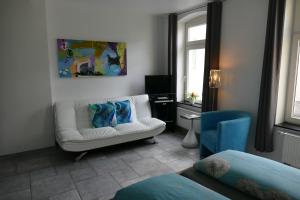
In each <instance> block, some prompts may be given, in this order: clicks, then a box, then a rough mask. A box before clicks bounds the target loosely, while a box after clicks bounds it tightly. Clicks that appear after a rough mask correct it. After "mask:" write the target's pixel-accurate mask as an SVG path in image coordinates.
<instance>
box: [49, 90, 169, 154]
mask: <svg viewBox="0 0 300 200" xmlns="http://www.w3.org/2000/svg"><path fill="white" fill-rule="evenodd" d="M123 100H129V101H130V104H131V111H132V120H133V121H132V123H126V124H120V125H117V126H116V127H104V128H92V127H91V125H90V119H89V113H88V104H91V103H104V102H107V101H123ZM54 113H55V125H56V131H55V134H56V141H57V142H58V144H59V145H60V146H61V148H62V149H64V150H66V151H72V152H83V151H87V150H91V149H95V148H99V147H105V146H109V145H114V144H119V143H124V142H128V141H134V140H139V139H144V138H149V137H153V136H156V135H158V134H160V133H162V132H163V131H164V130H165V127H166V124H165V123H164V122H163V121H161V120H159V119H156V118H152V117H151V109H150V104H149V98H148V95H139V96H131V97H121V98H112V99H101V100H80V101H62V102H57V103H56V104H55V107H54Z"/></svg>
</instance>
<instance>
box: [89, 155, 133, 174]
mask: <svg viewBox="0 0 300 200" xmlns="http://www.w3.org/2000/svg"><path fill="white" fill-rule="evenodd" d="M89 163H90V165H91V166H92V167H93V168H94V169H95V170H96V171H97V173H99V174H102V173H103V172H111V171H119V170H122V169H126V168H128V165H127V164H126V163H125V162H124V161H123V160H122V159H115V158H107V159H92V160H89Z"/></svg>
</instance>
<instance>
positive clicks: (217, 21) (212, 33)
mask: <svg viewBox="0 0 300 200" xmlns="http://www.w3.org/2000/svg"><path fill="white" fill-rule="evenodd" d="M221 19H222V2H212V3H209V4H208V5H207V23H206V24H207V25H206V43H205V65H204V79H203V93H202V112H207V111H212V110H217V105H218V89H210V88H209V72H210V70H211V69H219V57H220V39H221ZM213 98H214V101H213Z"/></svg>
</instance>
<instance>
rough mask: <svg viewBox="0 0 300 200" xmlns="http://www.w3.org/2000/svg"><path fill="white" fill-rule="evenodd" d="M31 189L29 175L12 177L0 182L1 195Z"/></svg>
mask: <svg viewBox="0 0 300 200" xmlns="http://www.w3.org/2000/svg"><path fill="white" fill-rule="evenodd" d="M29 188H30V178H29V174H23V175H17V176H11V177H7V178H3V179H1V181H0V195H1V194H6V193H10V192H15V191H19V190H25V189H29Z"/></svg>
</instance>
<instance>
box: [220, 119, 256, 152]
mask: <svg viewBox="0 0 300 200" xmlns="http://www.w3.org/2000/svg"><path fill="white" fill-rule="evenodd" d="M250 124H251V118H250V117H243V118H239V119H233V120H228V121H222V122H219V123H218V135H217V138H218V139H217V143H218V144H217V148H218V149H217V151H218V152H219V151H224V150H228V149H232V150H239V151H245V149H246V145H247V139H248V134H249V129H250Z"/></svg>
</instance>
